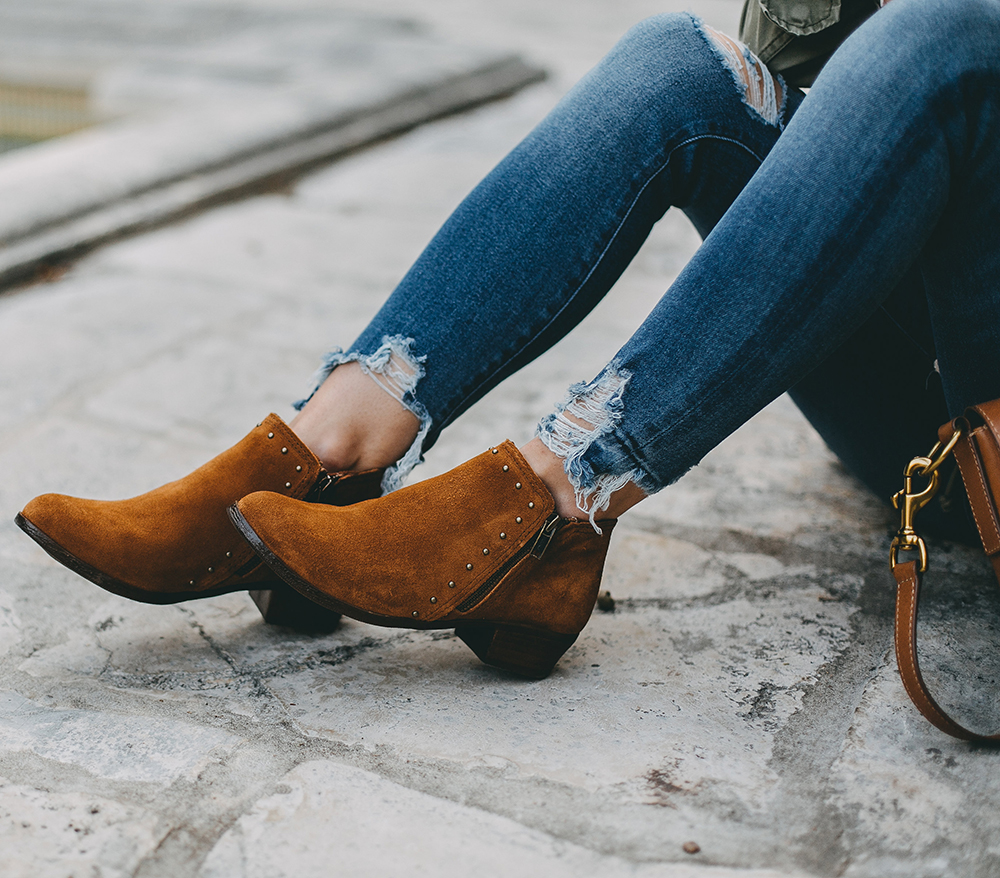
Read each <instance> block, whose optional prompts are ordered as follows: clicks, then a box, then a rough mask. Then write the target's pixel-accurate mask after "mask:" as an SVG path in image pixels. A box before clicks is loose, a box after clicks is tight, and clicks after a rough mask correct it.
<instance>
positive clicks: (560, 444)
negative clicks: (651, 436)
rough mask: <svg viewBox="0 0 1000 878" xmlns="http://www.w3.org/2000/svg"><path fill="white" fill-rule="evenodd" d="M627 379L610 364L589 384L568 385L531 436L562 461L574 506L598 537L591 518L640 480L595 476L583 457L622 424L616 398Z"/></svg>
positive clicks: (631, 474) (631, 473) (632, 475)
mask: <svg viewBox="0 0 1000 878" xmlns="http://www.w3.org/2000/svg"><path fill="white" fill-rule="evenodd" d="M631 377H632V375H631V373H629V372H627V371H625V370H619V369H618V368H616V367H615V366H614V364H612V365H610V366H608V368H607V369H605V370H604V372H603V373H602V374H601V375H600V376H599V377H598V379H597V380H596V381H595V382H593V383H591V384H585V383H580V384H574V385H573V386H572V387H570V389H569V393H568V394H567V396H566V399H565V400H563V401H562V402H560V403H559V404H558V405H557V406H556V410H555V411H554V412H553V413H552V414H550V415H546V416H545V417H544V418H543V419H542V420H541V421H540V422H539V424H538V428H537V429H536V431H535V435H536V436H538V438H539V439H541V440H542V442H543V443H544V445H545V447H546V448H548V449H549V451H551V452H552V453H553V454H556V455H558V456H559V457H561V458H563V461H564V463H563V467H564V469H565V470H566V475H567V476H568V477H569V481H570V484H571V485H572V486H573V491H574V493H575V495H576V505H577V506H579V507H580V509H582V510H583V511H584V512H586V513H587V515H588V516H589V518H590V523H591V525H592V526H593V528H594V530H596V531H597V532H598V533H601V529H600V528H599V527H598V526H597V522H596V521H595V518H596V516H597V514H598V513H600V512H603V511H604V510H605V509H607V508H608V505H609V504H610V503H611V495H612V494H614V492H615V491H618V490H619V489H621V488H624V487H625V485H627V484H628V483H629V482H632V481H637V477H638V476H639V475H640V473H639V471H638V470H636V469H629V470H628V471H627V472H622V473H596V472H594V469H593V467H592V466H591V464H590V463H589V462H588V461H587V460H586V458H585V454H586V452H587V450H588V449H589V448H591V446H592V445H593V444H594V442H596V441H597V440H599V439H600V438H601V437H603V436H607V435H608V434H609V433H611V432H612V431H613V430H614V429H615V427H616V426H617V424H618V422H619V421H620V420H621V419H622V415H623V414H624V411H625V405H624V403H623V402H622V394H623V393H624V391H625V387H626V385H627V384H628V382H629V379H630V378H631Z"/></svg>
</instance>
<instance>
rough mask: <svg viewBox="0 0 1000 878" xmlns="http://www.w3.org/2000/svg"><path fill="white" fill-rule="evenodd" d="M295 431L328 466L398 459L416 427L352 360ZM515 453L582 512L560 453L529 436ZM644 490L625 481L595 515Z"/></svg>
mask: <svg viewBox="0 0 1000 878" xmlns="http://www.w3.org/2000/svg"><path fill="white" fill-rule="evenodd" d="M290 426H291V428H292V429H293V430H294V431H295V434H296V435H297V436H298V437H299V438H300V439H301V440H302V441H303V442H304V443H305V444H306V446H307V447H308V448H309V450H310V451H312V452H313V454H315V455H316V456H317V457H318V458H319V459H320V462H321V463H322V464H323V466H324V467H325V468H326V469H327V470H329V471H330V472H338V471H341V470H365V469H374V468H376V467H385V466H390V465H391V464H394V463H395V462H396V461H397V460H399V459H400V458H401V457H402V456H403V455H404V454H405V453H406V451H407V449H409V447H410V446H411V445H412V444H413V440H414V439H416V437H417V432H418V431H419V429H420V422H419V420H418V419H417V416H416V415H414V414H413V412H411V411H410V410H409V409H406V408H404V407H403V406H402V405H400V404H399V403H398V402H397V401H396V400H395V399H393V398H392V397H391V396H390V395H389V394H388V393H386V392H385V391H384V390H383V389H382V388H381V387H379V386H378V385H377V384H376V383H375V382H374V381H372V379H371V378H369V377H368V376H367V375H366V374H365V373H364V371H362V369H361V366H359V365H358V364H357V363H345V364H344V365H343V366H338V367H337V368H336V369H334V370H333V372H331V373H330V377H329V378H327V379H326V381H324V382H323V384H322V385H321V386H320V388H319V390H317V391H316V393H315V394H314V395H313V398H312V399H310V400H309V402H308V403H306V405H305V407H304V408H303V409H302V411H300V412H299V413H298V414H297V415H296V416H295V417H294V418H293V419H292V422H291V424H290ZM521 453H522V454H523V455H524V458H525V460H527V461H528V464H529V466H530V467H531V468H532V469H533V470H534V471H535V474H536V475H537V476H538V477H539V478H540V479H541V480H542V481H543V482H544V483H545V486H546V487H547V488H548V489H549V490H550V491H551V492H552V496H553V497H554V498H555V501H556V511H557V512H558V513H559V514H560V515H561V516H563V517H564V518H583V519H586V518H588V517H589V516H588V514H587V513H586V512H584V511H583V510H582V509H580V507H579V506H577V505H576V497H575V494H574V492H573V486H572V485H571V484H570V482H569V478H568V477H567V475H566V471H565V470H564V469H563V459H562V458H561V457H559V456H558V455H556V454H553V453H552V452H551V451H549V449H548V448H546V447H545V445H543V444H542V441H541V440H540V439H532V440H531V441H530V442H529V443H528V444H527V445H525V446H523V447H522V448H521ZM645 496H646V495H645V494H644V493H643V492H642V491H641V490H640V489H639V488H637V487H636V486H635V485H634V484H632V483H629V484H627V485H626V486H625V487H624V488H622V489H621V490H619V491H616V492H615V493H614V494H612V496H611V504H610V505H609V506H608V508H607V510H605V511H604V512H602V513H600V517H599V518H598V521H600V520H602V519H607V518H618V517H619V516H620V515H621V514H622V513H623V512H625V511H626V510H628V509H631V508H632V507H633V506H635V504H636V503H638V502H639V501H640V500H643V499H645Z"/></svg>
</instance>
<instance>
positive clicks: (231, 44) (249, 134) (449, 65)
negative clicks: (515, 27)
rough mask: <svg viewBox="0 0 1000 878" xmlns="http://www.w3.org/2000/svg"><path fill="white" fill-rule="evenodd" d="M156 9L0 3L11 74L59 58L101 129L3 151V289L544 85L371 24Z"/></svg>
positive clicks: (268, 12)
mask: <svg viewBox="0 0 1000 878" xmlns="http://www.w3.org/2000/svg"><path fill="white" fill-rule="evenodd" d="M152 11H153V9H152V8H151V6H150V4H147V3H145V2H143V0H132V2H119V3H115V4H109V3H94V2H84V3H75V4H66V3H65V2H62V0H41V2H39V3H38V4H37V5H35V7H34V8H33V9H32V10H30V11H28V10H26V9H24V8H23V6H22V5H19V4H15V3H10V2H8V3H0V49H6V50H7V52H6V55H5V58H4V60H3V62H2V63H0V70H4V69H6V71H7V74H8V76H10V77H12V78H14V79H15V80H16V79H17V78H18V77H20V78H25V77H29V78H30V77H32V76H33V77H35V78H36V79H37V78H38V77H39V76H42V75H43V74H42V72H41V71H43V70H44V68H43V67H42V64H41V61H40V58H39V57H37V56H36V55H35V54H32V51H30V50H29V49H28V47H31V49H33V50H34V51H35V52H36V53H40V54H41V55H42V57H45V56H46V55H48V56H49V71H48V75H49V76H50V77H52V76H56V77H58V76H59V72H60V70H62V75H63V77H64V78H65V77H67V76H70V77H73V76H75V77H76V78H77V79H83V80H89V82H88V83H87V84H88V87H89V89H90V90H91V92H93V93H94V101H95V103H96V104H97V105H98V106H97V108H95V114H96V118H97V119H98V120H99V121H100V120H101V119H102V118H104V119H105V120H106V121H103V122H102V124H99V125H98V126H97V127H96V128H93V129H90V130H85V131H81V132H78V133H75V134H72V135H69V136H66V137H62V138H58V139H56V140H52V141H49V142H47V143H44V144H40V145H37V146H33V147H31V148H28V149H21V150H18V151H14V152H11V153H9V154H4V155H3V156H0V287H2V286H4V285H6V286H9V285H11V284H13V283H16V282H18V281H21V280H24V279H25V278H26V277H30V276H31V275H32V273H33V272H34V271H35V270H36V269H37V267H38V266H39V265H42V264H52V263H54V262H58V261H59V260H66V259H68V258H70V257H75V256H79V255H80V254H81V253H82V252H84V251H85V250H87V249H89V248H92V247H94V246H96V245H97V244H99V243H101V242H102V241H106V240H108V239H111V238H114V237H116V236H120V235H123V234H126V233H129V232H135V231H137V230H139V229H142V228H148V227H150V226H154V225H157V224H161V223H164V222H166V221H168V220H170V219H172V218H176V217H177V216H180V215H184V214H186V213H190V212H192V211H194V210H197V209H199V208H203V207H205V206H207V205H208V204H212V203H218V202H219V201H223V200H226V199H231V198H235V197H242V196H245V195H246V194H247V193H248V192H251V191H260V190H261V189H262V188H267V187H269V186H270V187H275V186H279V185H286V184H287V183H288V182H289V180H291V179H293V178H294V177H295V176H297V175H300V174H302V173H303V172H304V171H306V170H308V169H309V168H311V167H315V166H317V165H319V164H322V163H324V162H327V161H329V160H331V159H332V158H334V157H336V156H338V155H342V154H344V153H347V152H349V151H351V150H355V149H358V148H359V147H361V146H364V145H366V144H369V143H372V142H374V141H377V140H380V139H383V138H386V137H390V136H393V135H397V134H399V133H401V132H403V131H405V130H408V129H409V128H412V127H413V126H415V125H419V124H421V123H424V122H427V121H429V120H431V119H434V118H439V117H441V116H444V115H447V114H449V113H454V112H458V111H461V110H464V109H467V108H469V107H471V106H475V105H476V104H479V103H482V102H484V101H489V100H495V99H497V98H499V97H504V96H506V95H509V94H511V93H512V92H514V91H517V90H518V89H520V88H523V87H524V86H525V85H528V84H530V83H532V82H535V81H537V80H538V79H539V78H540V77H542V76H543V75H544V73H543V71H542V70H541V69H539V68H538V67H535V66H531V65H528V64H526V63H525V62H523V61H522V60H520V59H519V58H516V57H510V56H508V57H498V56H497V53H496V52H493V53H492V54H487V53H484V52H483V51H477V50H473V49H470V48H466V47H464V46H462V45H461V44H460V43H457V44H451V43H448V42H446V41H442V40H440V39H436V38H435V37H434V36H432V35H431V34H428V33H425V32H422V31H421V29H420V28H414V27H409V28H407V27H406V26H405V22H402V23H401V22H399V21H394V20H391V19H386V18H385V17H379V16H377V15H375V14H361V13H350V12H346V11H343V10H336V9H327V10H321V9H312V10H302V9H299V10H296V9H288V10H286V11H284V12H282V11H281V10H279V9H277V8H271V9H257V10H256V11H255V10H242V11H238V10H235V9H234V8H232V7H230V6H226V5H223V4H213V3H209V4H199V5H198V6H195V7H185V6H183V5H182V6H179V7H174V8H173V9H172V10H171V11H172V12H173V15H172V17H171V20H169V21H162V20H157V16H156V15H155V14H154V15H151V14H150V13H151V12H152ZM213 13H214V15H213ZM55 21H58V22H59V23H60V26H59V27H55V28H54V27H53V22H55ZM74 22H75V23H76V25H77V28H76V30H74V29H73V27H72V24H73V23H74ZM54 48H58V49H59V52H58V53H56V52H54V51H51V50H52V49H54ZM55 54H58V56H59V57H58V59H57V58H55V57H52V56H53V55H55ZM74 68H77V69H76V72H75V73H71V72H70V70H71V69H74ZM43 78H44V76H43Z"/></svg>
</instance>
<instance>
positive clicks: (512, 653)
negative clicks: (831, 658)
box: [455, 625, 577, 680]
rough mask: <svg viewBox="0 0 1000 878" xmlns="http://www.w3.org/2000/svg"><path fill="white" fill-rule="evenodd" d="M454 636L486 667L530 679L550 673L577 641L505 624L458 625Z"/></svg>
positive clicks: (567, 637) (546, 632) (574, 637)
mask: <svg viewBox="0 0 1000 878" xmlns="http://www.w3.org/2000/svg"><path fill="white" fill-rule="evenodd" d="M455 633H456V634H457V635H458V636H459V638H460V639H461V640H462V642H463V643H464V644H465V645H466V646H467V647H469V649H471V650H472V651H473V652H474V653H475V654H476V657H477V658H478V659H479V660H480V661H481V662H483V663H484V664H487V665H492V666H493V667H495V668H500V669H501V670H503V671H510V672H511V673H513V674H518V675H519V676H522V677H528V678H529V679H531V680H541V679H544V678H545V677H547V676H548V675H549V674H551V673H552V669H553V668H554V667H555V666H556V662H558V661H559V659H561V658H562V657H563V654H564V653H565V652H566V650H568V649H569V648H570V647H571V646H572V645H573V644H574V643H575V642H576V638H577V635H575V634H554V633H552V632H548V631H532V630H531V629H529V628H511V627H507V626H503V625H459V626H458V627H457V628H455Z"/></svg>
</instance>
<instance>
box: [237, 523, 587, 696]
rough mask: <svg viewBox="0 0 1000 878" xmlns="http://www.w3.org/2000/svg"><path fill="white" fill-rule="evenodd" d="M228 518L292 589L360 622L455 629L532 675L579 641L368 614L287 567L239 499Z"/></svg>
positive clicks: (490, 660) (484, 654)
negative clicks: (240, 506) (247, 517)
mask: <svg viewBox="0 0 1000 878" xmlns="http://www.w3.org/2000/svg"><path fill="white" fill-rule="evenodd" d="M229 518H230V519H231V520H232V522H233V526H234V527H235V528H236V529H237V530H238V531H239V532H240V534H242V536H243V539H245V540H246V541H247V542H248V543H249V544H250V546H251V548H253V550H254V551H255V552H256V553H257V554H258V555H259V556H260V557H261V558H262V559H263V560H264V562H265V563H266V564H267V566H268V567H270V568H271V570H272V571H274V573H276V574H277V575H278V576H280V577H281V578H282V579H283V580H284V581H285V582H286V583H287V584H288V585H290V586H291V587H292V588H293V589H295V590H296V591H297V592H299V593H301V594H302V595H304V596H305V597H306V598H308V599H309V600H310V601H312V602H313V603H316V604H320V605H321V606H323V607H326V608H328V609H330V610H333V611H334V612H337V613H341V614H343V615H345V616H350V617H351V618H352V619H357V620H358V621H360V622H368V623H369V624H372V625H379V626H381V627H384V628H416V629H420V630H427V629H441V628H454V629H455V633H456V634H457V635H458V637H459V638H460V639H461V640H462V641H463V642H464V643H465V644H466V646H468V647H469V649H471V650H472V651H473V652H474V653H475V654H476V656H477V657H478V658H479V660H480V661H482V662H483V663H484V664H487V665H492V666H493V667H497V668H500V669H502V670H505V671H510V672H512V673H515V674H518V675H520V676H523V677H528V678H530V679H533V680H541V679H544V678H545V677H547V676H548V675H549V674H550V673H551V672H552V669H553V668H554V667H555V665H556V662H558V661H559V659H560V658H562V656H563V654H564V653H565V652H566V650H568V649H569V648H570V647H571V646H572V645H573V644H574V643H575V642H576V638H577V636H578V635H576V634H557V633H555V632H552V631H545V630H541V629H537V628H528V627H526V626H520V625H505V624H502V623H496V622H478V621H470V622H455V621H454V620H452V621H445V620H441V621H436V622H424V621H420V620H416V619H401V618H398V617H396V616H382V615H379V614H378V613H369V612H368V611H367V610H362V609H360V608H358V607H354V606H351V605H350V604H346V603H344V602H343V601H338V600H337V599H336V598H333V597H330V595H328V594H326V593H325V592H323V591H320V590H319V589H318V588H316V587H315V586H314V585H312V584H311V583H309V582H307V581H306V580H304V579H302V577H300V576H299V575H298V574H297V573H296V572H295V571H294V570H292V569H290V568H289V567H287V566H286V565H285V562H284V561H282V560H281V559H280V558H279V557H278V556H277V555H275V554H274V552H272V551H271V550H270V548H268V546H267V544H266V543H264V541H263V540H261V538H260V537H259V536H258V535H257V532H256V531H255V530H254V529H253V527H251V526H250V523H249V522H248V521H247V520H246V519H245V518H244V517H243V514H242V513H241V512H240V510H239V509H238V508H237V507H236V505H235V504H234V505H233V506H230V507H229Z"/></svg>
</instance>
